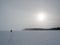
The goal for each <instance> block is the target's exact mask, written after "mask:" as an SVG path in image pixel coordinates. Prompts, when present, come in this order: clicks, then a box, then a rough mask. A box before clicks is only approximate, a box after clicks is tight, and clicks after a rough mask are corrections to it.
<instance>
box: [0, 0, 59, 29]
mask: <svg viewBox="0 0 60 45" xmlns="http://www.w3.org/2000/svg"><path fill="white" fill-rule="evenodd" d="M40 12H44V13H47V15H46V17H47V18H46V19H45V20H44V21H43V22H41V21H37V14H38V13H40ZM56 26H60V0H0V30H10V29H11V28H13V29H14V30H20V29H23V28H25V27H47V28H50V27H56Z"/></svg>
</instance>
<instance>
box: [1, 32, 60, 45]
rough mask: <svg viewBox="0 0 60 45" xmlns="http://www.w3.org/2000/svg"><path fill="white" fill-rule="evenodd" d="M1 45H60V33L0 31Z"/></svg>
mask: <svg viewBox="0 0 60 45" xmlns="http://www.w3.org/2000/svg"><path fill="white" fill-rule="evenodd" d="M0 45H60V31H14V32H9V31H0Z"/></svg>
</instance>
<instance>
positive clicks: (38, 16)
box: [37, 12, 46, 21]
mask: <svg viewBox="0 0 60 45" xmlns="http://www.w3.org/2000/svg"><path fill="white" fill-rule="evenodd" d="M45 18H46V14H45V13H43V12H41V13H38V15H37V19H38V21H44V20H45Z"/></svg>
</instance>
